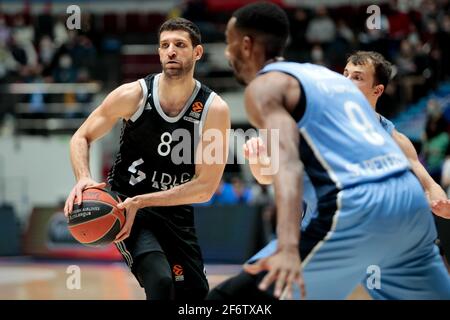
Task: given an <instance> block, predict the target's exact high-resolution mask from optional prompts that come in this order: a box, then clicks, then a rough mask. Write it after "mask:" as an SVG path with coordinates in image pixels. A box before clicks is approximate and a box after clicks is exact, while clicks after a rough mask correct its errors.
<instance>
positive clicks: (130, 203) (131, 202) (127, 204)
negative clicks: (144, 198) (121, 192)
mask: <svg viewBox="0 0 450 320" xmlns="http://www.w3.org/2000/svg"><path fill="white" fill-rule="evenodd" d="M117 208H119V209H121V210H122V209H125V217H126V221H125V224H124V226H123V227H122V229H121V230H120V232H119V233H118V234H117V236H116V240H114V241H115V242H119V241H123V240H125V239H126V238H128V237H129V236H130V232H131V227H133V223H134V218H135V217H136V213H137V211H138V210H139V209H140V207H139V204H138V201H137V199H136V198H134V197H133V198H127V199H125V201H124V202H121V203H119V204H118V205H117Z"/></svg>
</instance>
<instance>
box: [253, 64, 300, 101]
mask: <svg viewBox="0 0 450 320" xmlns="http://www.w3.org/2000/svg"><path fill="white" fill-rule="evenodd" d="M293 88H299V82H298V80H296V79H295V78H294V77H293V76H292V75H289V74H287V73H285V72H282V71H269V72H266V73H263V74H261V75H258V76H257V77H256V78H255V79H253V80H252V81H251V82H250V83H249V84H248V85H247V87H246V89H245V97H246V99H252V100H256V101H263V102H264V101H265V100H273V99H276V100H280V99H284V96H285V95H286V93H288V92H290V90H291V89H293Z"/></svg>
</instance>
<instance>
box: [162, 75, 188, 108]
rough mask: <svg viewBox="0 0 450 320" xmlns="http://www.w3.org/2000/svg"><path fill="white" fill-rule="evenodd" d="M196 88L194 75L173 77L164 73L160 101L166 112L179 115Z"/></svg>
mask: <svg viewBox="0 0 450 320" xmlns="http://www.w3.org/2000/svg"><path fill="white" fill-rule="evenodd" d="M194 88H195V80H194V78H193V77H182V78H179V79H173V78H169V77H166V76H165V75H164V73H163V74H162V75H161V78H160V79H159V90H158V91H159V92H158V95H159V102H160V104H161V107H162V108H163V110H164V112H165V113H167V114H168V115H169V116H174V115H177V114H178V113H179V112H180V111H181V110H182V109H183V107H184V105H185V103H186V101H187V100H188V99H189V98H190V97H191V95H192V92H193V91H194Z"/></svg>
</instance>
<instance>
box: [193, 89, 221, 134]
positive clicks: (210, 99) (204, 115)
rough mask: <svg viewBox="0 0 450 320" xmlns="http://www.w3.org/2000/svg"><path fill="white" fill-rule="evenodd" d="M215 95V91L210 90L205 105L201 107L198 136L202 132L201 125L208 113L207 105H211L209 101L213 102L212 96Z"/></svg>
mask: <svg viewBox="0 0 450 320" xmlns="http://www.w3.org/2000/svg"><path fill="white" fill-rule="evenodd" d="M216 96H217V93H215V92H214V91H212V92H211V93H210V95H209V97H208V99H207V100H206V102H205V107H204V108H203V113H202V117H201V118H200V126H199V129H198V130H199V136H201V135H202V134H203V126H204V124H205V121H206V116H207V114H208V111H209V106H210V105H211V103H212V102H213V100H214V98H215V97H216Z"/></svg>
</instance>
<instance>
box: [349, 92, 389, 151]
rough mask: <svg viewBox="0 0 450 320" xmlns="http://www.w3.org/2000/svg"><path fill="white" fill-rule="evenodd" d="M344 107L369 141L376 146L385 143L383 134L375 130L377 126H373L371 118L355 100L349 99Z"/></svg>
mask: <svg viewBox="0 0 450 320" xmlns="http://www.w3.org/2000/svg"><path fill="white" fill-rule="evenodd" d="M344 109H345V112H346V113H347V116H348V117H349V119H350V122H351V123H352V125H353V126H354V127H355V128H356V129H357V130H358V131H361V133H362V135H363V137H364V138H365V139H366V140H367V141H369V142H370V143H371V144H374V145H376V146H381V145H383V144H384V138H383V136H382V135H381V134H379V133H378V132H376V131H375V128H374V127H373V126H372V123H370V121H369V119H367V117H366V115H365V114H364V112H363V111H362V109H361V106H360V105H359V104H357V103H355V102H353V101H347V102H346V103H345V104H344Z"/></svg>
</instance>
